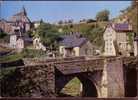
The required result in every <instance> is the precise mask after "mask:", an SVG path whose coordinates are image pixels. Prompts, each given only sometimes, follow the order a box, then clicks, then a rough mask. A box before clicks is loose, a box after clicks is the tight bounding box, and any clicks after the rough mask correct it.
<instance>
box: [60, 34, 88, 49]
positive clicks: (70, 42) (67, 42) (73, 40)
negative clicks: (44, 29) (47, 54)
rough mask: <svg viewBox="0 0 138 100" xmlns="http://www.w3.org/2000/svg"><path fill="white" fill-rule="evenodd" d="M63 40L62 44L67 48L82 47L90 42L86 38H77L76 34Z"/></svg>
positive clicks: (64, 37)
mask: <svg viewBox="0 0 138 100" xmlns="http://www.w3.org/2000/svg"><path fill="white" fill-rule="evenodd" d="M62 38H63V39H62V41H61V42H60V44H61V45H63V46H65V47H66V48H73V47H80V46H82V45H83V44H84V43H86V42H87V41H88V40H87V39H86V38H84V37H80V36H77V35H76V34H73V35H66V36H63V37H62Z"/></svg>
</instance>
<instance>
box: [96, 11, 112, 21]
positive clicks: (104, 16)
mask: <svg viewBox="0 0 138 100" xmlns="http://www.w3.org/2000/svg"><path fill="white" fill-rule="evenodd" d="M109 14H110V12H109V11H108V10H103V11H100V12H98V13H97V15H96V20H97V21H108V20H109Z"/></svg>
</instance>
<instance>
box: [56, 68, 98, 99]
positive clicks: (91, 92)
mask: <svg viewBox="0 0 138 100" xmlns="http://www.w3.org/2000/svg"><path fill="white" fill-rule="evenodd" d="M87 74H88V73H79V74H71V75H63V74H62V73H61V72H59V71H58V73H56V75H55V76H56V77H55V79H56V80H55V88H56V93H57V95H58V94H60V92H61V90H62V89H63V88H64V87H65V86H66V85H67V84H68V83H69V82H70V81H71V80H72V79H74V78H75V77H77V78H78V79H79V81H80V82H81V84H82V91H80V92H81V96H82V97H99V92H98V89H97V85H96V83H95V81H93V80H92V78H90V76H88V75H87Z"/></svg>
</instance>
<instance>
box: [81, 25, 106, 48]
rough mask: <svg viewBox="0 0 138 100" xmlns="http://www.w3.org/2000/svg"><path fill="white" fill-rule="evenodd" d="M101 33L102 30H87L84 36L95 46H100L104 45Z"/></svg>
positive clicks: (97, 28)
mask: <svg viewBox="0 0 138 100" xmlns="http://www.w3.org/2000/svg"><path fill="white" fill-rule="evenodd" d="M103 31H104V30H103V29H102V28H99V27H95V28H92V29H88V30H87V33H85V34H84V36H85V37H87V38H88V39H89V40H90V41H91V42H92V43H94V44H96V45H97V46H102V45H103V43H104V40H103Z"/></svg>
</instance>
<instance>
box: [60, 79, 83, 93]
mask: <svg viewBox="0 0 138 100" xmlns="http://www.w3.org/2000/svg"><path fill="white" fill-rule="evenodd" d="M80 84H81V82H80V80H79V79H78V78H76V77H75V78H73V79H72V80H71V81H70V82H69V83H68V84H66V85H65V87H64V88H63V89H62V90H61V93H64V94H67V95H71V96H79V95H80Z"/></svg>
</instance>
